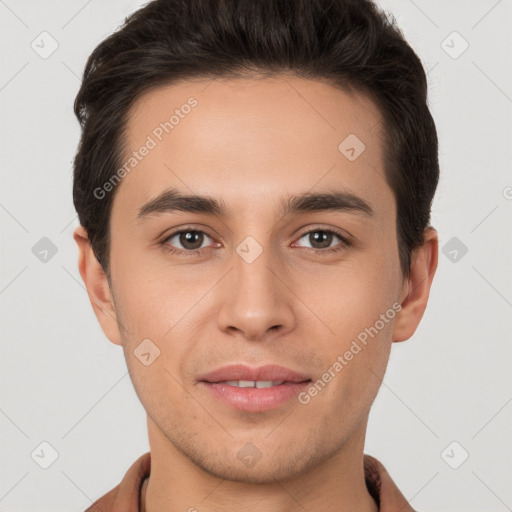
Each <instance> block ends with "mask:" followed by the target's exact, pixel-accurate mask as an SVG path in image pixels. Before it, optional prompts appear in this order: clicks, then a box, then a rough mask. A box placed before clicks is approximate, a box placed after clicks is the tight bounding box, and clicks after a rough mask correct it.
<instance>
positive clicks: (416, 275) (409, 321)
mask: <svg viewBox="0 0 512 512" xmlns="http://www.w3.org/2000/svg"><path fill="white" fill-rule="evenodd" d="M438 245H439V241H438V236H437V231H436V230H435V229H434V228H433V227H428V228H427V229H426V230H425V241H424V243H423V245H422V246H421V247H419V248H417V249H416V250H415V251H414V252H413V254H412V258H411V260H412V261H411V272H410V274H409V277H408V279H407V280H406V281H405V282H404V286H403V288H402V293H403V295H404V298H403V301H402V310H401V311H400V312H399V313H398V315H397V316H396V320H395V325H394V329H393V341H395V342H399V341H405V340H408V339H409V338H410V337H411V336H412V335H413V334H414V332H415V331H416V329H417V327H418V325H419V323H420V321H421V319H422V317H423V314H424V312H425V309H426V307H427V302H428V297H429V293H430V288H431V285H432V280H433V279H434V275H435V272H436V269H437V262H438Z"/></svg>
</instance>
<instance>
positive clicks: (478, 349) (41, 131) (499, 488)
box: [0, 0, 512, 512]
mask: <svg viewBox="0 0 512 512" xmlns="http://www.w3.org/2000/svg"><path fill="white" fill-rule="evenodd" d="M380 4H381V5H382V6H383V7H384V8H385V9H386V10H390V11H391V12H392V13H393V14H394V15H395V17H396V19H397V20H398V22H399V25H400V26H401V28H402V29H403V31H404V34H405V36H406V38H407V39H408V41H409V42H410V44H411V45H412V46H413V48H414V49H415V50H416V51H417V53H418V54H419V56H420V57H421V59H422V61H423V63H424V66H425V68H426V70H427V71H428V76H429V87H430V105H431V109H432V112H433V115H434V118H435V120H436V124H437V127H438V134H439V139H440V163H441V172H442V176H441V182H440V185H439V189H438V192H437V197H436V200H435V204H434V208H433V224H434V226H435V227H436V228H437V229H438V231H439V236H440V247H441V251H442V252H440V260H439V268H438V272H437V276H436V278H435V280H434V284H433V288H432V292H431V298H430V303H429V306H428V308H427V311H426V314H425V317H424V319H423V321H422V323H421V325H420V327H419V329H418V330H417V332H416V334H415V335H414V337H413V338H412V339H411V340H409V341H407V342H404V343H401V344H394V347H393V349H392V353H391V360H390V364H389V368H388V371H387V374H386V377H385V379H384V383H383V385H382V388H381V390H380V392H379V395H378V397H377V399H376V401H375V404H374V407H373V409H372V412H371V415H370V425H369V430H368V436H367V444H366V447H365V452H367V453H370V454H372V455H374V456H376V457H377V458H379V459H380V460H381V461H382V462H383V463H384V464H385V466H386V467H387V469H388V471H389V472H390V474H391V476H392V477H393V478H394V480H395V482H396V483H397V485H398V486H399V488H400V489H401V490H402V492H403V493H404V494H405V496H406V497H407V498H408V499H409V500H410V501H411V503H412V505H413V506H414V508H416V509H418V510H420V511H465V512H472V511H486V512H491V511H496V512H498V511H504V510H512V487H511V486H510V482H511V481H512V467H511V466H512V465H511V462H510V461H511V460H512V441H511V439H512V436H510V432H511V430H512V429H511V427H512V404H511V401H512V386H511V381H512V377H511V372H510V364H511V359H512V358H511V355H512V348H511V347H512V345H511V343H510V341H511V336H510V333H511V331H512V321H511V320H512V316H511V311H512V310H511V308H512V286H511V284H512V272H511V266H510V262H511V261H512V257H511V256H512V255H511V252H512V250H511V249H512V247H511V242H510V226H511V218H512V174H511V172H510V162H511V161H512V144H511V141H512V138H511V135H512V134H511V131H512V130H511V128H512V116H511V113H512V69H511V68H512V66H511V62H510V53H511V52H510V48H512V30H511V27H512V3H511V1H510V0H501V1H496V0H489V1H487V0H479V1H472V2H468V1H465V2H464V1H461V0H459V1H453V0H452V1H446V0H443V1H441V0H436V1H432V0H430V1H426V0H422V1H420V0H415V1H412V0H402V1H398V0H395V1H391V0H386V1H383V2H380ZM139 5H142V2H136V1H129V0H116V1H108V2H100V1H99V0H89V1H84V0H72V1H66V2H64V1H63V0H61V1H37V2H36V1H35V0H34V1H28V0H25V1H23V0H20V1H15V0H5V1H3V0H0V16H1V18H0V20H1V22H0V23H1V25H0V38H1V49H2V68H1V69H2V73H1V77H0V109H1V113H0V116H1V128H0V129H1V141H2V147H1V173H2V174H1V183H2V186H1V192H0V224H1V236H2V243H1V245H0V250H1V278H0V307H1V335H2V338H1V360H0V364H1V366H0V376H1V387H0V393H1V395H0V429H1V433H2V435H1V445H0V450H1V462H0V471H1V474H0V510H1V511H10V512H16V511H26V512H28V511H50V510H51V511H64V510H66V511H71V510H75V511H82V510H84V509H85V508H86V507H87V506H89V505H90V504H91V502H92V501H93V500H94V499H97V498H98V497H99V496H100V495H103V494H104V493H105V492H107V491H108V490H110V489H111V488H113V487H114V486H116V485H117V484H118V483H119V482H120V481H121V478H122V477H123V475H124V473H125V472H126V470H127V469H128V467H129V466H130V465H131V464H132V463H133V462H134V461H135V459H136V458H137V457H138V456H139V455H141V454H142V453H144V452H145V451H147V450H148V449H149V445H148V442H147V434H146V423H145V412H144V409H143V408H142V406H141V404H140V403H139V402H138V399H137V396H136V395H135V392H134V390H133V387H132V384H131V382H130V379H129V376H128V374H127V369H126V365H125V361H124V357H123V353H122V349H121V348H120V347H118V346H115V345H113V344H111V343H110V342H109V341H108V340H107V339H106V338H105V337H104V335H103V333H102V331H101V329H100V327H99V325H98V323H97V321H96V317H95V316H94V314H93V311H92V308H91V306H90V303H89V299H88V297H87V294H86V292H85V289H84V287H83V283H82V281H81V278H80V275H79V273H78V269H77V249H76V246H75V244H74V241H73V239H72V232H73V229H74V228H75V226H76V225H77V219H76V213H75V211H74V208H73V204H72V197H71V185H72V170H71V162H72V158H73V156H74V153H75V150H76V145H77V142H78V137H79V128H78V123H77V121H76V120H75V118H74V115H73V112H72V102H73V100H74V97H75V95H76V92H77V90H78V87H79V84H80V78H79V77H80V75H81V73H82V70H83V67H84V64H85V60H86V58H87V56H88V55H89V54H90V52H91V51H92V50H93V48H94V47H95V46H96V45H97V44H98V43H99V42H100V41H101V40H102V39H103V38H104V37H105V36H107V35H108V34H110V33H111V32H112V31H113V30H114V29H115V28H116V27H117V26H118V25H119V24H120V23H122V21H123V19H124V17H125V16H126V15H127V14H128V13H129V12H132V11H133V10H135V9H136V8H137V7H138V6H139ZM44 31H46V32H47V33H48V34H50V35H42V36H41V35H40V34H41V33H42V32H44ZM454 31H456V32H457V33H458V34H460V36H458V35H457V34H453V32H454ZM54 41H56V43H55V42H54ZM443 41H444V42H443ZM464 41H467V44H469V47H468V48H467V49H466V50H465V51H464V52H463V53H460V52H461V51H462V50H463V49H464V46H465V43H464ZM55 44H58V48H57V49H56V50H55V51H54V52H53V53H52V54H51V55H49V56H48V55H44V52H50V50H52V45H55ZM31 45H32V46H31ZM41 54H43V55H42V56H41ZM459 54H460V55H459ZM43 57H46V58H43ZM43 237H47V238H48V239H49V240H51V242H52V244H53V245H54V246H55V248H54V251H55V249H56V250H57V252H56V253H55V254H52V251H51V248H50V249H49V252H48V253H44V250H45V249H46V250H48V241H47V240H43V241H40V240H41V239H42V238H43ZM37 244H39V245H37ZM34 246H35V249H34ZM464 247H466V248H467V253H465V254H464ZM454 251H455V252H454ZM506 262H508V264H507V263H506ZM42 442H46V443H49V444H50V445H51V446H52V447H53V449H54V450H55V451H56V452H57V453H58V458H57V459H56V460H55V461H54V462H53V464H51V465H50V466H49V467H48V468H47V469H43V468H42V467H41V465H46V464H49V463H50V462H52V458H51V454H52V449H51V448H49V447H48V446H47V445H42V446H41V443H42ZM453 442H455V443H456V444H452V443H453ZM466 452H467V453H468V454H469V457H468V458H467V460H465V461H464V457H465V456H466ZM455 468H456V469H455Z"/></svg>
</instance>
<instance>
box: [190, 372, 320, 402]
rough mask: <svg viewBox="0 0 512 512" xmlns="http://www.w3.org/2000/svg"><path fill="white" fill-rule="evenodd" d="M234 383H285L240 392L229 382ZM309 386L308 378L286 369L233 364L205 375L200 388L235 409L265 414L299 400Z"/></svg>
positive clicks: (202, 377)
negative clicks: (246, 381) (298, 397)
mask: <svg viewBox="0 0 512 512" xmlns="http://www.w3.org/2000/svg"><path fill="white" fill-rule="evenodd" d="M233 380H265V381H270V380H271V381H284V382H283V383H282V384H279V385H277V386H272V387H270V388H238V387H235V386H230V385H229V384H227V382H226V381H233ZM310 382H311V378H310V377H309V376H307V375H305V374H303V373H300V372H297V371H295V370H291V369H290V368H285V367H283V366H278V365H265V366H260V367H258V368H252V367H250V366H247V365H244V364H232V365H229V366H224V367H222V368H218V369H217V370H213V371H212V372H209V373H207V374H205V375H202V376H201V377H200V378H199V382H198V384H199V385H200V386H201V388H203V389H205V390H206V391H207V392H208V393H209V394H210V395H211V396H213V397H214V398H216V399H218V400H219V401H220V402H221V403H224V404H227V405H229V406H230V407H233V408H234V409H238V410H240V411H245V412H263V411H269V410H272V409H276V408H278V407H281V406H282V405H284V404H286V403H287V402H290V401H291V400H292V399H297V396H298V395H299V394H300V393H301V391H303V390H304V389H305V388H306V387H307V386H309V383H310Z"/></svg>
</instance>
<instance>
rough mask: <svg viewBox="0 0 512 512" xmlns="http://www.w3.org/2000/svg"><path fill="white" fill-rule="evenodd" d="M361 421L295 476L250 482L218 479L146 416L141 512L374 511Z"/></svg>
mask: <svg viewBox="0 0 512 512" xmlns="http://www.w3.org/2000/svg"><path fill="white" fill-rule="evenodd" d="M366 424H367V419H366V421H364V422H363V424H361V425H360V426H359V427H358V428H357V429H356V430H355V431H354V433H353V435H352V436H351V437H350V438H349V439H348V440H347V442H345V443H344V444H343V445H342V446H341V447H340V448H339V450H337V451H336V452H335V453H334V455H333V456H331V457H330V458H328V459H327V460H323V461H320V462H319V463H317V464H314V465H313V466H312V467H309V468H308V469H307V470H305V471H304V472H302V473H301V474H299V475H296V476H293V477H290V478H286V479H283V480H275V481H274V482H272V483H254V482H246V481H234V480H227V479H222V478H219V477H217V476H215V475H213V474H211V473H208V472H207V471H205V470H204V468H202V467H200V466H198V465H196V464H195V463H194V462H193V461H192V460H191V459H190V458H189V457H188V456H187V455H185V454H183V453H182V452H181V451H179V450H177V449H176V448H175V446H174V445H173V444H172V443H170V442H169V440H168V439H167V438H166V437H165V436H164V435H163V434H162V432H161V431H160V430H159V429H158V427H157V426H156V425H155V424H154V423H153V422H152V421H151V419H150V418H149V417H148V434H149V442H150V449H151V475H150V478H149V481H148V482H147V487H146V488H145V493H144V495H143V507H142V512H158V511H160V510H183V511H187V512H213V511H215V512H228V511H232V510H251V512H291V511H296V510H325V511H332V512H344V511H347V512H348V511H351V512H352V511H354V510H357V511H358V512H378V507H377V504H376V503H375V501H374V500H373V498H372V497H371V495H370V494H369V492H368V489H367V487H366V483H365V475H364V466H363V448H364V439H365V434H366Z"/></svg>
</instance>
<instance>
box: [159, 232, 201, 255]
mask: <svg viewBox="0 0 512 512" xmlns="http://www.w3.org/2000/svg"><path fill="white" fill-rule="evenodd" d="M205 236H206V237H208V235H206V233H203V232H202V231H195V230H191V229H189V230H183V231H177V232H176V233H173V234H171V235H170V236H169V237H167V238H166V239H165V240H164V243H165V244H168V245H171V246H172V247H174V248H176V249H178V250H184V251H196V250H198V249H201V248H202V246H203V243H204V241H205ZM174 239H175V241H174V243H171V240H174ZM176 244H178V246H176ZM180 246H181V247H180Z"/></svg>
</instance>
